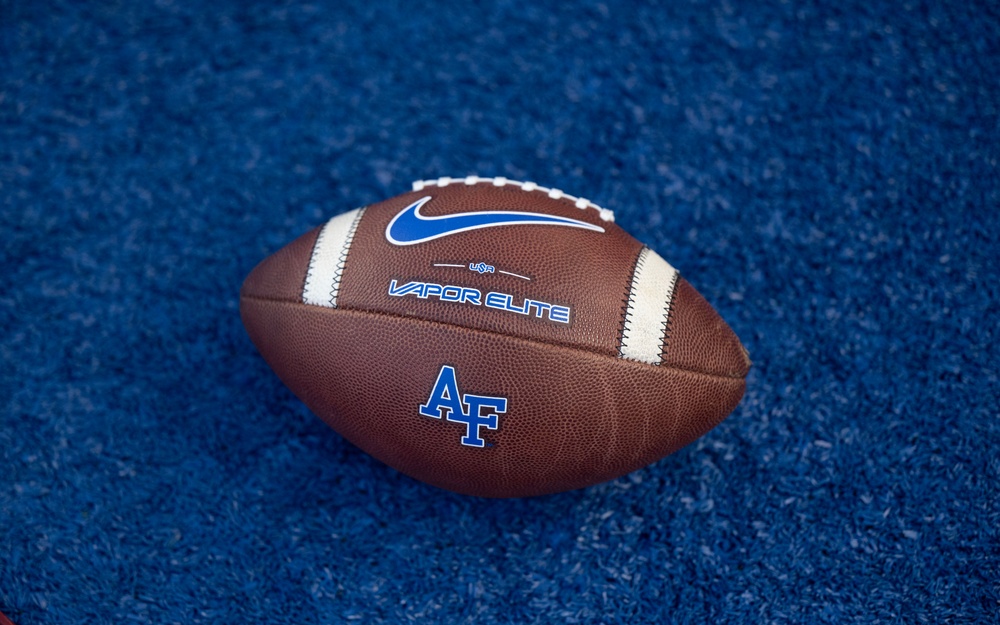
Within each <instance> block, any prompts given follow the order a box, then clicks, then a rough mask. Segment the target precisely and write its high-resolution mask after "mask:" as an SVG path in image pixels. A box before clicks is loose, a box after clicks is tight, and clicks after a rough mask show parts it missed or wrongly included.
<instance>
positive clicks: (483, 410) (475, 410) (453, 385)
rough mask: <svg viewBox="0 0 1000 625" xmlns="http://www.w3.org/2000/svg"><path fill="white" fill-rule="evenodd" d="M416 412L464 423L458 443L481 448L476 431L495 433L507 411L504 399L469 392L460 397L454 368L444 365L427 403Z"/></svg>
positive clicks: (479, 437)
mask: <svg viewBox="0 0 1000 625" xmlns="http://www.w3.org/2000/svg"><path fill="white" fill-rule="evenodd" d="M419 412H420V414H422V415H423V416H425V417H430V418H432V419H445V420H447V421H451V422H453V423H464V424H465V436H463V437H462V439H461V442H462V444H463V445H465V446H467V447H485V446H486V441H485V440H483V439H482V437H481V436H480V435H479V431H480V428H486V429H488V430H496V429H497V428H499V427H500V423H499V419H500V417H499V415H502V414H504V413H505V412H507V399H506V398H505V397H488V396H486V395H473V394H471V393H466V394H465V395H463V394H462V393H461V392H460V391H459V390H458V381H457V380H456V379H455V368H454V367H452V366H450V365H444V366H442V367H441V371H439V372H438V377H437V380H436V381H435V382H434V388H432V389H431V394H430V397H428V398H427V403H426V404H421V405H420V410H419Z"/></svg>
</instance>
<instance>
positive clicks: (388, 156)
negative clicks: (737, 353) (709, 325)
mask: <svg viewBox="0 0 1000 625" xmlns="http://www.w3.org/2000/svg"><path fill="white" fill-rule="evenodd" d="M998 76H1000V10H998V8H997V5H996V4H995V3H992V2H971V1H970V2H955V1H949V2H945V1H929V2H910V1H904V0H899V1H892V2H889V1H885V2H873V1H862V0H843V1H840V2H826V3H819V2H813V1H809V0H803V1H801V2H779V1H776V0H754V1H750V0H729V1H721V0H720V1H699V2H652V1H651V2H636V3H628V2H614V3H611V2H607V3H597V2H559V1H555V0H551V1H544V2H539V1H535V2H531V3H522V2H510V1H498V2H492V3H469V2H461V3H460V2H436V3H435V2H432V3H409V2H392V1H383V0H369V1H366V2H315V3H312V4H299V3H286V2H252V1H235V0H217V1H214V2H189V1H181V0H176V1H171V0H158V1H157V2H121V3H119V2H90V3H84V2H69V1H63V2H57V1H51V2H47V1H39V2H21V3H16V2H13V1H7V0H0V236H2V240H3V245H2V246H0V276H2V278H0V280H2V282H0V611H2V612H4V613H6V614H7V615H8V616H10V617H12V618H13V619H14V620H15V622H17V623H18V624H19V625H36V624H42V623H96V624H102V623H115V624H121V623H129V622H140V623H248V622H268V623H295V624H300V625H301V624H311V623H339V622H345V621H348V622H350V621H357V622H361V623H401V622H407V621H420V622H422V623H487V622H497V623H654V622H655V623H934V624H937V623H996V622H1000V486H998V484H1000V454H998V449H1000V419H998V412H1000V411H998V404H1000V382H998V375H1000V373H998V371H1000V366H998V361H1000V359H998V353H1000V350H998V347H997V342H998V339H1000V336H998V324H1000V306H998V298H1000V269H998V267H1000V262H998V258H997V257H998V253H1000V174H998V160H1000V148H998V146H1000V121H998V120H1000V81H998ZM472 173H476V174H480V175H503V176H507V177H509V178H513V179H531V180H535V181H537V182H539V183H541V184H545V185H549V186H555V187H558V188H561V189H564V190H566V191H567V192H569V193H573V194H576V195H582V196H584V197H587V198H591V199H593V200H594V201H596V202H597V203H599V204H601V205H604V206H607V207H609V208H612V209H613V210H615V212H616V215H617V220H618V223H619V224H621V225H622V226H623V227H624V228H626V229H627V230H629V231H631V232H632V233H633V234H634V235H635V236H637V237H638V238H639V239H640V240H642V241H644V242H645V243H647V244H649V245H650V246H652V247H653V248H654V249H655V250H657V251H658V252H659V253H660V254H661V255H663V256H664V257H665V258H667V259H668V260H669V261H670V262H671V263H672V264H674V265H675V266H676V267H678V268H679V269H680V270H681V272H682V273H683V274H684V275H685V276H686V277H687V278H688V279H689V280H690V281H691V282H692V283H693V284H694V285H695V286H696V287H697V288H698V289H699V290H700V291H701V292H702V293H703V294H704V295H705V296H706V298H707V299H708V300H709V301H710V302H711V303H712V304H713V305H715V306H716V307H717V309H718V310H719V311H720V312H721V314H722V315H723V317H724V318H726V319H727V320H728V321H729V323H730V325H732V327H733V328H734V329H735V331H736V332H737V334H738V335H739V336H740V337H741V338H742V339H743V341H744V343H745V344H746V345H747V347H748V348H749V349H750V352H751V354H752V357H753V360H754V363H755V365H754V368H753V370H752V372H751V374H750V377H749V381H748V390H747V395H746V398H745V400H744V401H743V403H742V404H741V405H740V406H739V408H737V410H736V412H735V413H734V414H733V416H732V417H731V418H730V419H728V420H727V421H725V422H724V423H723V424H722V425H721V426H720V427H718V428H717V429H716V430H714V431H713V432H711V433H710V434H709V435H708V436H706V437H704V438H703V439H701V440H700V441H698V442H697V443H695V444H693V445H692V446H690V447H688V448H687V449H685V450H683V451H681V452H679V453H677V454H675V455H673V456H671V457H669V458H667V459H665V460H662V461H660V462H658V463H656V464H654V465H652V466H650V467H648V468H646V469H643V470H640V471H637V472H635V473H633V474H631V475H628V476H626V477H623V478H621V479H619V480H616V481H614V482H611V483H607V484H602V485H599V486H595V487H592V488H589V489H585V490H581V491H575V492H570V493H564V494H559V495H554V496H549V497H541V498H535V499H528V500H509V501H503V500H500V501H494V500H479V499H474V498H469V497H463V496H459V495H454V494H451V493H448V492H444V491H440V490H437V489H435V488H432V487H429V486H425V485H423V484H421V483H419V482H416V481H414V480H412V479H410V478H408V477H405V476H402V475H400V474H398V473H397V472H395V471H393V470H392V469H389V468H387V467H386V466H384V465H382V464H381V463H379V462H378V461H375V460H373V459H372V458H370V457H368V456H367V455H365V454H364V453H362V452H360V451H359V450H358V449H356V448H355V447H353V446H352V445H350V444H348V443H347V442H345V441H344V440H343V439H342V438H341V437H340V436H339V435H337V434H336V433H334V432H333V431H332V430H330V429H328V428H327V427H326V426H325V425H323V424H322V423H321V422H320V421H319V420H318V419H316V418H315V417H313V416H312V415H311V414H310V413H309V412H308V410H307V409H305V408H304V407H303V405H302V404H301V403H300V402H299V401H298V400H297V399H295V397H294V396H292V395H291V393H290V392H289V391H288V390H286V389H285V388H284V387H283V386H282V384H281V383H280V382H279V381H278V379H277V378H276V377H275V376H274V375H273V374H272V373H271V371H270V370H269V369H268V367H267V365H266V364H265V363H264V362H263V360H262V359H261V358H260V357H259V355H258V354H257V352H256V351H255V350H254V348H253V346H252V345H251V343H250V341H249V340H248V338H247V337H246V335H245V333H244V331H243V328H242V326H241V324H240V320H239V315H238V299H237V294H238V290H239V286H240V283H241V281H242V279H243V277H244V276H245V275H246V274H247V273H248V272H249V270H250V269H251V268H252V267H253V266H254V265H255V264H256V263H257V262H258V261H259V260H261V259H262V258H263V257H265V256H266V255H268V254H269V253H271V252H273V251H274V250H276V249H278V248H279V247H281V246H282V245H283V244H284V243H286V242H287V241H289V240H291V239H292V238H293V237H295V236H297V235H299V234H300V233H302V232H304V231H306V230H308V229H310V228H311V227H313V226H315V225H317V224H319V223H322V222H323V221H324V220H325V219H327V218H328V217H330V216H331V215H334V214H336V213H337V212H339V211H342V210H345V209H349V208H353V207H355V206H359V205H362V204H366V203H371V202H375V201H378V200H380V199H384V198H386V197H389V196H392V195H396V194H397V193H400V192H402V191H404V190H406V189H407V188H408V186H409V183H410V181H411V180H415V179H422V178H430V177H437V176H442V175H448V176H464V175H467V174H472Z"/></svg>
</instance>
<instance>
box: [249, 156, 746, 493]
mask: <svg viewBox="0 0 1000 625" xmlns="http://www.w3.org/2000/svg"><path fill="white" fill-rule="evenodd" d="M240 312H241V314H242V317H243V323H244V324H245V325H246V329H247V332H248V333H249V334H250V338H251V339H252V340H253V342H254V344H255V345H256V346H257V348H258V349H259V350H260V352H261V354H263V356H264V359H265V360H267V362H268V363H269V364H270V365H271V367H272V368H273V369H274V371H275V372H276V373H277V374H278V377H280V378H281V380H282V381H283V382H284V383H285V384H287V385H288V387H289V388H290V389H291V390H292V391H293V392H294V393H295V394H296V395H297V396H298V397H299V398H301V399H302V401H304V402H305V403H306V405H307V406H309V408H310V409H311V410H312V411H313V412H315V413H316V414H317V415H319V416H320V417H321V418H322V419H323V420H324V421H326V422H327V423H328V424H329V425H330V426H331V427H333V428H334V429H335V430H336V431H338V432H340V433H341V434H342V435H343V436H344V437H346V438H347V439H348V440H350V441H351V442H352V443H354V444H355V445H357V446H358V447H360V448H361V449H363V450H364V451H366V452H368V453H369V454H371V455H372V456H374V457H376V458H378V459H379V460H381V461H383V462H385V463H386V464H388V465H390V466H392V467H394V468H396V469H398V470H400V471H402V472H403V473H406V474H408V475H410V476H413V477H415V478H417V479H420V480H423V481H425V482H428V483H430V484H433V485H435V486H440V487H441V488H446V489H449V490H453V491H457V492H460V493H466V494H469V495H479V496H485V497H523V496H528V495H541V494H545V493H554V492H558V491H564V490H569V489H573V488H580V487H583V486H588V485H590V484H595V483H598V482H602V481H605V480H609V479H612V478H615V477H618V476H620V475H623V474H625V473H628V472H630V471H634V470H636V469H638V468H640V467H643V466H645V465H647V464H649V463H650V462H653V461H655V460H658V459H660V458H662V457H663V456H665V455H667V454H669V453H672V452H674V451H676V450H677V449H680V448H681V447H683V446H684V445H687V444H688V443H690V442H691V441H693V440H695V439H696V438H698V437H699V436H701V435H702V434H704V433H705V432H707V431H708V430H710V429H711V428H712V427H714V426H715V425H716V424H718V423H719V422H720V421H722V420H723V419H724V418H725V417H726V415H728V414H729V413H730V412H731V411H732V410H733V408H734V407H735V406H736V404H737V403H738V402H739V401H740V398H741V397H742V396H743V391H744V387H745V377H746V375H747V371H748V369H749V367H750V361H749V359H748V358H747V352H746V350H744V349H743V346H742V345H741V344H740V342H739V339H737V338H736V335H735V334H733V331H732V330H730V329H729V326H727V325H726V323H725V322H724V321H723V320H722V319H721V318H720V317H719V315H718V314H717V313H716V312H715V310H714V309H713V308H712V307H711V306H710V305H709V304H708V303H707V302H706V301H705V299H704V298H702V296H701V295H699V294H698V292H697V291H695V290H694V288H693V287H692V286H691V285H690V284H688V283H687V281H686V280H684V279H683V278H681V277H680V276H679V275H678V273H677V271H675V270H674V268H673V267H671V266H670V265H669V264H668V263H667V262H666V261H665V260H663V259H662V258H660V256H659V255H657V254H656V252H654V251H653V250H651V249H649V248H648V247H645V246H643V245H642V244H641V243H639V242H638V241H636V240H635V239H634V238H632V237H631V236H629V235H628V234H627V233H626V232H625V231H624V230H622V229H621V228H619V227H618V226H616V225H615V224H614V221H613V215H612V213H611V212H610V211H608V210H606V209H602V208H600V207H598V206H596V205H595V204H593V203H591V202H589V201H587V200H584V199H582V198H576V197H573V196H570V195H567V194H565V193H563V192H561V191H559V190H557V189H548V188H545V187H540V186H538V185H536V184H534V183H530V182H528V183H519V182H513V181H509V180H506V179H504V178H477V177H474V176H473V177H468V178H441V179H438V180H429V181H422V182H416V183H414V185H413V190H412V191H411V192H409V193H405V194H403V195H400V196H397V197H394V198H391V199H388V200H385V201H384V202H380V203H378V204H373V205H371V206H368V207H365V208H359V209H356V210H352V211H349V212H347V213H343V214H341V215H338V216H336V217H334V218H333V219H331V220H330V221H329V222H327V223H326V224H325V225H323V226H321V227H318V228H316V229H314V230H312V231H311V232H308V233H306V234H304V235H302V236H301V237H299V238H298V239H296V240H295V241H293V242H291V243H290V244H288V245H287V246H286V247H284V248H283V249H281V250H279V251H278V252H276V253H275V254H274V255H272V256H270V257H268V258H266V259H265V260H264V261H263V262H262V263H261V264H260V265H258V266H257V267H256V268H255V269H254V270H253V272H251V273H250V275H249V276H248V277H247V279H246V281H245V282H244V283H243V288H242V290H241V292H240Z"/></svg>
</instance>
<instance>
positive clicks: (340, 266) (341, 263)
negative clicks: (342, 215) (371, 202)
mask: <svg viewBox="0 0 1000 625" xmlns="http://www.w3.org/2000/svg"><path fill="white" fill-rule="evenodd" d="M365 208H367V207H365V206H362V207H361V208H359V209H358V214H357V215H355V216H354V221H352V222H351V225H350V227H349V228H348V229H347V236H345V237H344V246H343V247H342V248H340V256H339V257H338V258H337V266H336V267H334V269H333V288H332V289H330V305H331V306H332V307H333V308H336V307H337V296H338V295H340V282H341V278H343V276H344V267H345V266H347V253H348V252H349V251H350V250H351V243H353V242H354V235H355V234H356V233H357V231H358V224H359V223H360V222H361V216H362V215H364V214H365ZM318 243H319V241H317V244H318Z"/></svg>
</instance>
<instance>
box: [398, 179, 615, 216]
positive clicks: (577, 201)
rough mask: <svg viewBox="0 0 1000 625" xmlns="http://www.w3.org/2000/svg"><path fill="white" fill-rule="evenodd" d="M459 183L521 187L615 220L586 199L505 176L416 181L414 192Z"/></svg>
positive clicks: (606, 210) (608, 212) (612, 214)
mask: <svg viewBox="0 0 1000 625" xmlns="http://www.w3.org/2000/svg"><path fill="white" fill-rule="evenodd" d="M459 183H461V184H465V185H469V186H471V185H474V184H487V183H489V184H491V185H493V186H494V187H505V186H508V185H510V186H515V187H519V188H520V189H521V190H522V191H525V192H529V193H530V192H532V191H538V192H540V193H544V194H545V195H546V196H548V197H549V198H551V199H553V200H569V201H571V202H573V205H574V206H575V207H576V208H579V209H580V210H584V209H587V208H593V209H594V210H596V211H597V212H598V213H599V214H600V216H601V220H602V221H610V222H613V221H614V220H615V214H614V212H613V211H611V210H609V209H607V208H601V207H600V206H598V205H597V204H595V203H594V202H591V201H590V200H588V199H586V198H582V197H577V196H575V195H570V194H569V193H565V192H563V191H562V190H561V189H552V188H549V187H543V186H541V185H539V184H536V183H534V182H519V181H517V180H508V179H507V178H504V177H503V176H496V177H494V178H481V177H479V176H466V177H465V178H449V177H448V176H444V177H442V178H435V179H434V180H416V181H414V183H413V190H414V191H422V190H423V189H424V188H425V187H427V186H429V185H434V186H437V187H446V186H448V185H450V184H459Z"/></svg>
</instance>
